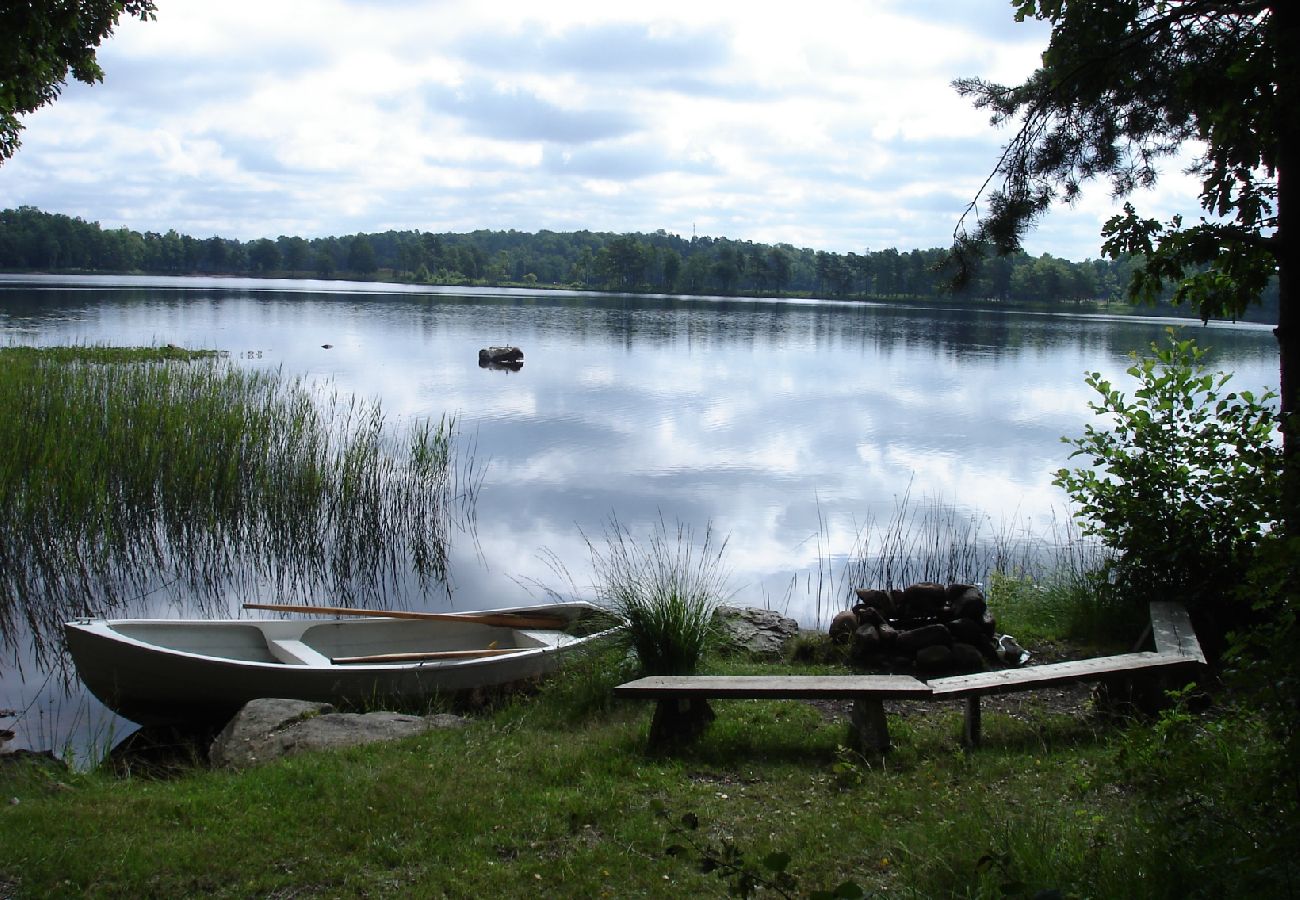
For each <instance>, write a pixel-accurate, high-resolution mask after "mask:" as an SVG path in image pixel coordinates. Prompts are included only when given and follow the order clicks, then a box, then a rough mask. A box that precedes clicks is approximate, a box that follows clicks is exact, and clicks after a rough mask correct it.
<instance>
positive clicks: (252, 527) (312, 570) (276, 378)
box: [0, 347, 474, 658]
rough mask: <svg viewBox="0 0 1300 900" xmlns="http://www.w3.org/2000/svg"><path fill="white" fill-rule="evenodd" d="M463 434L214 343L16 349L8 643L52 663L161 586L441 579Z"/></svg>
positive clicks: (378, 597) (379, 593)
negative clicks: (226, 353) (74, 641)
mask: <svg viewBox="0 0 1300 900" xmlns="http://www.w3.org/2000/svg"><path fill="white" fill-rule="evenodd" d="M454 436H455V426H454V423H453V422H452V421H450V420H447V419H443V420H442V421H440V422H436V423H435V422H429V421H417V422H414V423H411V424H410V425H409V427H408V428H406V429H405V431H404V432H402V433H398V432H396V431H395V430H394V429H391V428H389V427H388V426H387V424H386V422H385V419H384V415H383V412H382V410H381V409H380V407H379V405H378V404H377V403H374V402H368V401H361V400H357V399H355V398H340V397H339V396H337V395H331V394H327V393H324V392H322V391H320V390H316V389H313V388H311V387H309V386H308V385H307V384H306V383H304V382H303V381H301V380H298V379H289V378H286V377H285V376H284V375H282V374H281V373H280V372H279V371H274V370H272V371H258V370H249V369H244V368H240V367H238V366H236V365H234V364H232V363H231V362H230V361H228V360H226V359H224V358H223V357H221V356H220V355H218V354H214V353H211V352H207V351H186V350H182V349H180V348H175V347H161V348H115V347H58V348H27V347H10V348H3V349H0V446H3V447H4V448H5V453H4V454H0V637H3V639H4V640H5V641H6V642H8V643H10V644H12V642H13V640H14V639H15V637H14V636H15V635H16V634H19V633H20V629H19V624H20V623H21V624H22V625H23V626H25V627H24V628H23V629H22V631H23V632H25V633H28V634H30V635H31V636H32V640H33V641H34V643H35V649H36V651H37V655H38V658H46V657H48V656H49V655H50V654H52V653H53V652H54V651H55V650H56V649H57V643H58V635H59V627H60V624H61V623H62V622H63V621H65V620H66V619H68V618H72V617H75V616H83V615H103V614H106V613H109V612H111V611H116V610H120V609H122V608H124V607H125V606H126V605H127V604H129V603H130V602H131V601H132V600H133V599H135V598H139V597H142V596H145V595H148V594H151V593H154V592H162V593H163V596H166V597H169V598H171V599H173V600H176V601H177V602H183V603H185V604H187V605H189V606H190V607H191V608H196V609H199V610H201V611H205V610H208V609H209V608H215V607H221V606H223V605H224V604H225V603H226V602H227V597H228V596H230V595H231V594H241V593H244V594H250V593H251V594H266V593H269V594H272V595H273V596H274V597H275V598H276V599H292V598H304V599H305V598H308V597H310V596H312V595H313V593H316V594H325V595H327V596H330V597H331V598H332V599H333V600H334V601H336V602H339V603H349V602H354V601H356V602H377V601H382V600H383V598H384V596H385V594H386V592H387V590H388V589H389V588H390V586H391V585H393V584H396V583H401V582H402V581H403V579H405V578H406V576H407V573H408V572H411V571H414V573H415V575H416V576H417V577H418V580H419V584H420V587H421V588H430V587H433V586H440V585H442V584H444V583H445V577H446V565H447V547H448V542H449V540H450V537H451V531H452V528H453V527H454V526H453V522H454V521H456V518H455V515H454V514H455V513H457V512H459V511H461V510H463V509H464V507H463V506H458V503H468V504H472V497H473V491H474V485H473V475H472V465H471V466H470V471H469V472H468V473H467V472H465V471H463V470H461V469H459V468H458V459H457V455H456V453H455V451H454V446H453V442H454ZM467 485H468V486H467ZM458 492H459V493H458ZM466 498H468V500H467V501H466Z"/></svg>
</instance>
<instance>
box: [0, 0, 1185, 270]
mask: <svg viewBox="0 0 1300 900" xmlns="http://www.w3.org/2000/svg"><path fill="white" fill-rule="evenodd" d="M1011 19H1012V17H1011V11H1010V9H1009V8H1008V7H1007V5H1006V3H1005V2H1004V0H977V2H958V0H952V2H947V3H944V2H939V0H928V2H916V3H911V2H909V3H906V4H904V3H897V2H887V0H875V2H849V0H812V2H810V3H805V4H802V5H801V6H800V7H798V9H797V10H792V9H791V8H788V7H780V8H778V7H774V6H773V7H768V6H763V5H754V4H752V3H740V2H718V3H709V4H701V3H698V2H686V0H667V2H663V3H658V4H654V5H653V6H649V7H646V6H632V5H627V4H607V3H596V2H590V0H557V2H554V3H549V4H545V5H542V6H538V5H536V4H527V3H522V2H519V0H512V2H506V3H493V4H480V3H469V2H459V0H429V2H425V0H393V2H384V3H361V2H346V0H297V2H290V3H276V4H266V3H256V4H254V3H252V2H250V0H226V2H223V3H219V4H199V3H177V4H164V5H163V6H162V7H161V9H160V11H159V17H158V21H156V22H152V23H140V22H137V21H134V20H130V21H124V22H123V23H122V24H121V25H120V26H119V28H118V33H117V34H116V35H115V36H114V37H112V38H110V39H109V40H108V41H107V42H106V43H105V44H104V45H103V47H102V48H101V51H100V58H101V61H102V63H103V65H104V68H105V70H106V72H107V79H106V82H105V83H104V84H103V85H99V86H96V87H93V88H87V87H84V86H81V85H78V84H73V85H70V86H69V87H68V88H67V89H66V91H65V92H64V97H63V98H62V99H61V100H60V101H58V102H57V103H56V104H55V105H54V106H52V107H49V108H46V109H45V110H42V111H40V112H38V113H36V114H34V115H32V116H30V117H29V118H28V120H27V122H26V124H27V131H26V133H25V136H24V147H23V148H22V149H21V150H20V151H19V153H18V155H17V156H16V157H15V158H14V159H13V160H11V161H10V162H8V163H6V164H5V165H4V166H3V167H0V205H4V206H15V205H19V204H31V205H35V206H39V207H42V208H45V209H49V210H51V211H57V212H64V213H68V214H72V215H79V216H81V217H83V218H86V219H91V220H96V221H100V222H101V223H103V224H105V225H106V226H119V225H127V226H130V227H132V228H136V229H140V230H160V229H166V228H170V227H175V228H177V229H178V230H181V231H183V232H190V233H195V234H202V233H205V232H210V231H211V230H213V229H214V228H216V229H219V230H220V231H221V232H222V233H224V234H226V235H227V236H230V237H239V238H243V239H251V238H256V237H262V236H274V235H276V234H278V233H285V232H296V233H301V234H304V235H307V236H315V235H324V234H339V233H347V232H351V231H356V230H382V229H385V228H390V227H392V228H418V229H422V230H430V231H441V230H467V229H473V228H498V229H506V228H517V229H521V230H530V231H531V230H536V229H539V228H553V229H557V230H563V229H573V228H583V227H587V228H592V229H598V230H612V231H653V230H655V229H657V228H665V229H667V230H669V231H675V232H678V233H687V232H688V231H689V230H690V229H691V228H692V226H693V225H694V226H695V227H696V228H697V229H698V231H699V232H700V233H705V234H717V235H725V236H728V237H734V238H740V239H753V240H760V241H771V242H789V243H793V244H796V245H800V246H815V247H818V248H819V249H821V248H824V249H832V250H840V251H847V250H861V249H863V248H866V247H870V248H872V249H880V248H883V247H886V246H890V245H893V246H898V247H900V248H901V249H905V250H906V249H911V248H913V247H931V246H940V245H944V244H946V243H947V241H948V240H949V237H950V234H951V230H952V226H953V224H954V223H955V221H956V218H957V217H958V216H959V215H960V214H961V212H962V209H963V208H964V205H965V203H966V202H967V201H968V200H969V199H970V197H971V196H972V195H973V193H974V191H975V190H977V189H978V187H979V184H980V183H981V181H982V180H983V177H984V175H985V174H987V170H988V168H989V167H990V166H991V165H992V164H993V162H994V160H995V158H996V152H997V146H998V142H999V141H1000V140H1001V139H1003V138H1004V137H1005V135H998V134H995V133H994V132H992V131H991V129H990V128H989V126H988V124H987V122H986V121H985V117H984V115H983V114H982V113H979V112H977V111H975V110H973V109H972V108H970V106H969V104H968V103H967V102H966V101H964V100H962V99H961V98H959V97H957V96H956V94H955V92H954V91H953V90H952V88H951V87H950V84H949V83H950V81H951V80H952V79H953V78H956V77H959V76H965V75H979V76H982V77H987V78H992V79H995V80H1008V81H1014V80H1017V79H1019V78H1021V77H1023V76H1024V75H1025V74H1027V73H1028V72H1029V71H1030V70H1031V69H1032V67H1033V66H1034V64H1035V63H1036V61H1037V54H1038V52H1039V51H1040V50H1041V47H1042V44H1043V42H1044V41H1045V35H1046V31H1045V29H1044V28H1043V26H1042V25H1041V24H1040V23H1030V24H1023V25H1016V24H1015V23H1014V22H1012V21H1011ZM1171 181H1172V182H1173V186H1172V187H1173V190H1174V191H1175V193H1176V195H1177V197H1178V202H1179V203H1182V202H1183V201H1184V200H1185V199H1186V196H1187V194H1186V185H1185V184H1184V183H1182V182H1180V181H1179V180H1178V179H1177V178H1174V179H1171ZM1171 196H1173V195H1172V194H1171ZM1152 205H1153V206H1163V205H1168V204H1165V203H1164V201H1163V200H1157V201H1156V202H1155V203H1154V204H1152ZM1184 205H1185V204H1184ZM1111 209H1112V204H1111V202H1110V200H1109V197H1108V196H1107V191H1106V190H1105V187H1104V186H1103V185H1098V186H1097V189H1095V190H1094V191H1092V192H1090V193H1089V194H1088V195H1086V197H1085V201H1084V202H1083V203H1081V204H1080V205H1079V206H1078V207H1076V208H1075V209H1073V210H1067V211H1065V212H1063V213H1059V214H1053V216H1051V217H1049V218H1048V219H1047V221H1046V223H1045V226H1044V228H1043V230H1042V231H1041V232H1040V234H1039V235H1038V236H1036V237H1035V238H1033V239H1032V240H1033V243H1032V244H1031V249H1034V250H1035V252H1038V251H1041V250H1043V249H1047V250H1051V251H1052V252H1055V253H1058V254H1062V255H1067V256H1076V257H1082V256H1087V255H1096V252H1097V246H1098V243H1099V238H1098V237H1097V232H1098V229H1099V226H1100V223H1101V221H1102V220H1104V219H1105V218H1106V217H1107V216H1108V215H1109V213H1110V211H1111Z"/></svg>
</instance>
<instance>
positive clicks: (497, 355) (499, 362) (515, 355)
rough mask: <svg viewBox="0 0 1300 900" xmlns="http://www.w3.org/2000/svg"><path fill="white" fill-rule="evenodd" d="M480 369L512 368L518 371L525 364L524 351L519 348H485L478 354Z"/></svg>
mask: <svg viewBox="0 0 1300 900" xmlns="http://www.w3.org/2000/svg"><path fill="white" fill-rule="evenodd" d="M478 364H479V367H480V368H484V369H486V368H488V367H489V366H492V367H511V368H512V369H513V370H514V371H518V370H519V368H520V367H521V366H523V364H524V351H522V350H520V349H519V348H518V347H484V348H483V349H482V350H480V351H479V352H478Z"/></svg>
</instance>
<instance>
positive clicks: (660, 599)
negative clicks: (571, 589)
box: [587, 519, 727, 675]
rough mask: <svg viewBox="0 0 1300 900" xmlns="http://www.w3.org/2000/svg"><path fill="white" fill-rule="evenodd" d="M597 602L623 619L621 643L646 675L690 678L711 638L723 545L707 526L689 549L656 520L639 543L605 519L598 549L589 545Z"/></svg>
mask: <svg viewBox="0 0 1300 900" xmlns="http://www.w3.org/2000/svg"><path fill="white" fill-rule="evenodd" d="M587 543H588V547H589V548H590V550H591V556H592V568H593V570H594V572H595V577H596V592H597V596H598V599H599V600H600V601H601V602H602V603H603V604H604V605H605V606H607V607H608V608H609V609H611V610H612V611H614V612H615V613H617V614H618V615H619V616H622V617H623V618H624V619H626V620H627V623H628V627H627V628H626V629H624V631H623V632H621V634H622V639H623V640H625V641H626V642H627V644H628V646H629V647H630V649H631V650H632V651H633V652H634V653H635V654H636V656H637V659H638V661H639V662H640V663H641V668H642V670H643V671H644V672H645V673H646V674H648V675H690V674H692V673H694V671H695V669H696V667H697V666H698V664H699V661H700V658H701V657H702V656H703V655H704V651H705V649H706V648H707V647H708V645H709V643H710V641H711V640H712V638H713V611H714V610H715V609H716V608H717V605H718V603H719V602H720V601H721V599H722V597H723V590H724V585H725V582H726V575H727V573H726V570H725V568H724V566H723V562H722V557H723V554H724V553H725V552H726V546H727V542H726V541H725V540H723V541H722V543H721V544H718V543H717V541H716V538H715V536H714V533H713V529H712V527H709V528H707V529H706V530H705V533H704V540H703V542H702V543H701V545H700V546H699V547H698V548H697V547H696V546H695V542H694V533H693V531H692V530H691V529H690V528H689V527H687V526H684V525H682V524H680V523H679V524H678V525H677V530H676V533H675V534H670V533H669V531H668V527H667V526H666V525H665V524H664V522H663V520H662V519H661V520H659V522H658V523H657V524H656V525H655V528H654V530H653V531H652V532H651V534H650V537H649V539H648V540H647V541H645V542H638V541H637V540H636V539H635V538H634V537H633V536H632V534H631V533H629V532H628V530H627V529H626V528H624V527H623V526H622V525H620V524H619V523H618V521H617V520H615V521H612V522H611V523H610V525H609V527H607V528H606V529H605V549H604V551H601V550H600V549H599V548H597V547H596V546H595V545H594V544H592V543H591V542H590V541H588V542H587Z"/></svg>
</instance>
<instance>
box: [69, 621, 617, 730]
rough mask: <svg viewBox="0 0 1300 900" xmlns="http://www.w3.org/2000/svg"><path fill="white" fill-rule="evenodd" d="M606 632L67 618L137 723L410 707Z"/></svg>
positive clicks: (75, 655)
mask: <svg viewBox="0 0 1300 900" xmlns="http://www.w3.org/2000/svg"><path fill="white" fill-rule="evenodd" d="M593 609H594V607H591V606H589V605H587V604H564V605H557V606H548V607H546V608H545V609H544V612H545V613H546V614H547V615H552V614H559V615H563V616H565V617H566V618H576V617H577V616H578V615H580V614H581V613H583V612H584V611H590V610H593ZM493 612H521V613H522V612H533V613H536V612H539V610H537V609H527V610H525V609H522V608H516V609H512V610H504V611H497V610H494V611H493ZM608 633H609V632H608V631H606V632H599V633H597V634H594V635H590V636H587V637H574V636H572V635H570V634H567V633H565V632H563V631H558V630H555V631H551V630H534V629H516V628H508V627H500V626H491V625H484V624H480V623H475V622H464V623H462V622H447V621H439V622H422V621H408V620H401V619H386V618H379V617H376V618H360V619H344V618H340V619H315V620H300V621H290V620H283V619H262V620H254V619H236V620H225V621H184V620H149V619H121V620H103V619H99V620H80V621H77V622H70V623H68V624H67V625H66V626H65V635H66V638H67V645H68V650H69V652H70V653H71V655H72V659H73V662H74V663H75V664H76V666H77V671H78V674H79V675H80V676H81V680H82V682H83V683H84V684H85V686H86V687H87V688H88V689H89V690H90V692H91V693H93V694H94V695H95V696H96V697H97V698H98V699H99V700H100V701H101V702H102V703H104V705H105V706H107V707H109V708H110V709H112V710H114V711H115V712H117V713H118V714H119V715H122V716H124V717H125V718H128V719H131V720H132V721H135V722H139V723H141V724H155V723H164V722H197V721H207V722H217V721H221V720H223V719H226V718H229V717H230V716H231V715H233V714H234V713H235V712H237V711H238V710H239V709H240V708H241V707H242V706H243V705H244V704H246V703H248V702H249V701H250V700H255V699H259V698H263V697H279V698H292V699H300V700H316V701H322V702H328V703H333V704H336V705H339V706H343V707H349V708H361V709H376V708H415V707H418V706H421V705H424V704H427V703H428V702H429V701H430V700H432V699H434V698H437V697H439V696H449V695H455V694H458V693H461V692H465V691H470V690H474V689H479V688H485V687H493V686H500V685H505V684H511V683H514V682H520V681H527V680H529V679H533V678H537V677H539V676H542V675H545V674H547V673H548V672H550V671H553V670H554V669H555V668H556V667H557V666H558V665H559V664H560V662H561V660H562V658H563V657H564V656H565V655H566V654H568V653H569V652H571V651H573V650H575V649H576V648H578V647H580V646H582V645H584V644H586V643H587V642H589V641H591V640H595V639H598V638H600V637H603V636H605V635H606V634H608ZM487 647H493V648H495V649H496V651H497V653H496V654H495V655H489V656H481V657H470V658H447V659H443V658H434V659H424V660H418V661H413V662H376V663H349V664H338V663H335V662H333V660H334V659H337V658H345V657H356V656H368V655H384V654H388V653H403V652H406V653H410V652H419V653H455V652H459V651H464V650H476V649H482V648H487ZM502 650H506V651H509V652H505V653H502V652H500V651H502Z"/></svg>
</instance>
